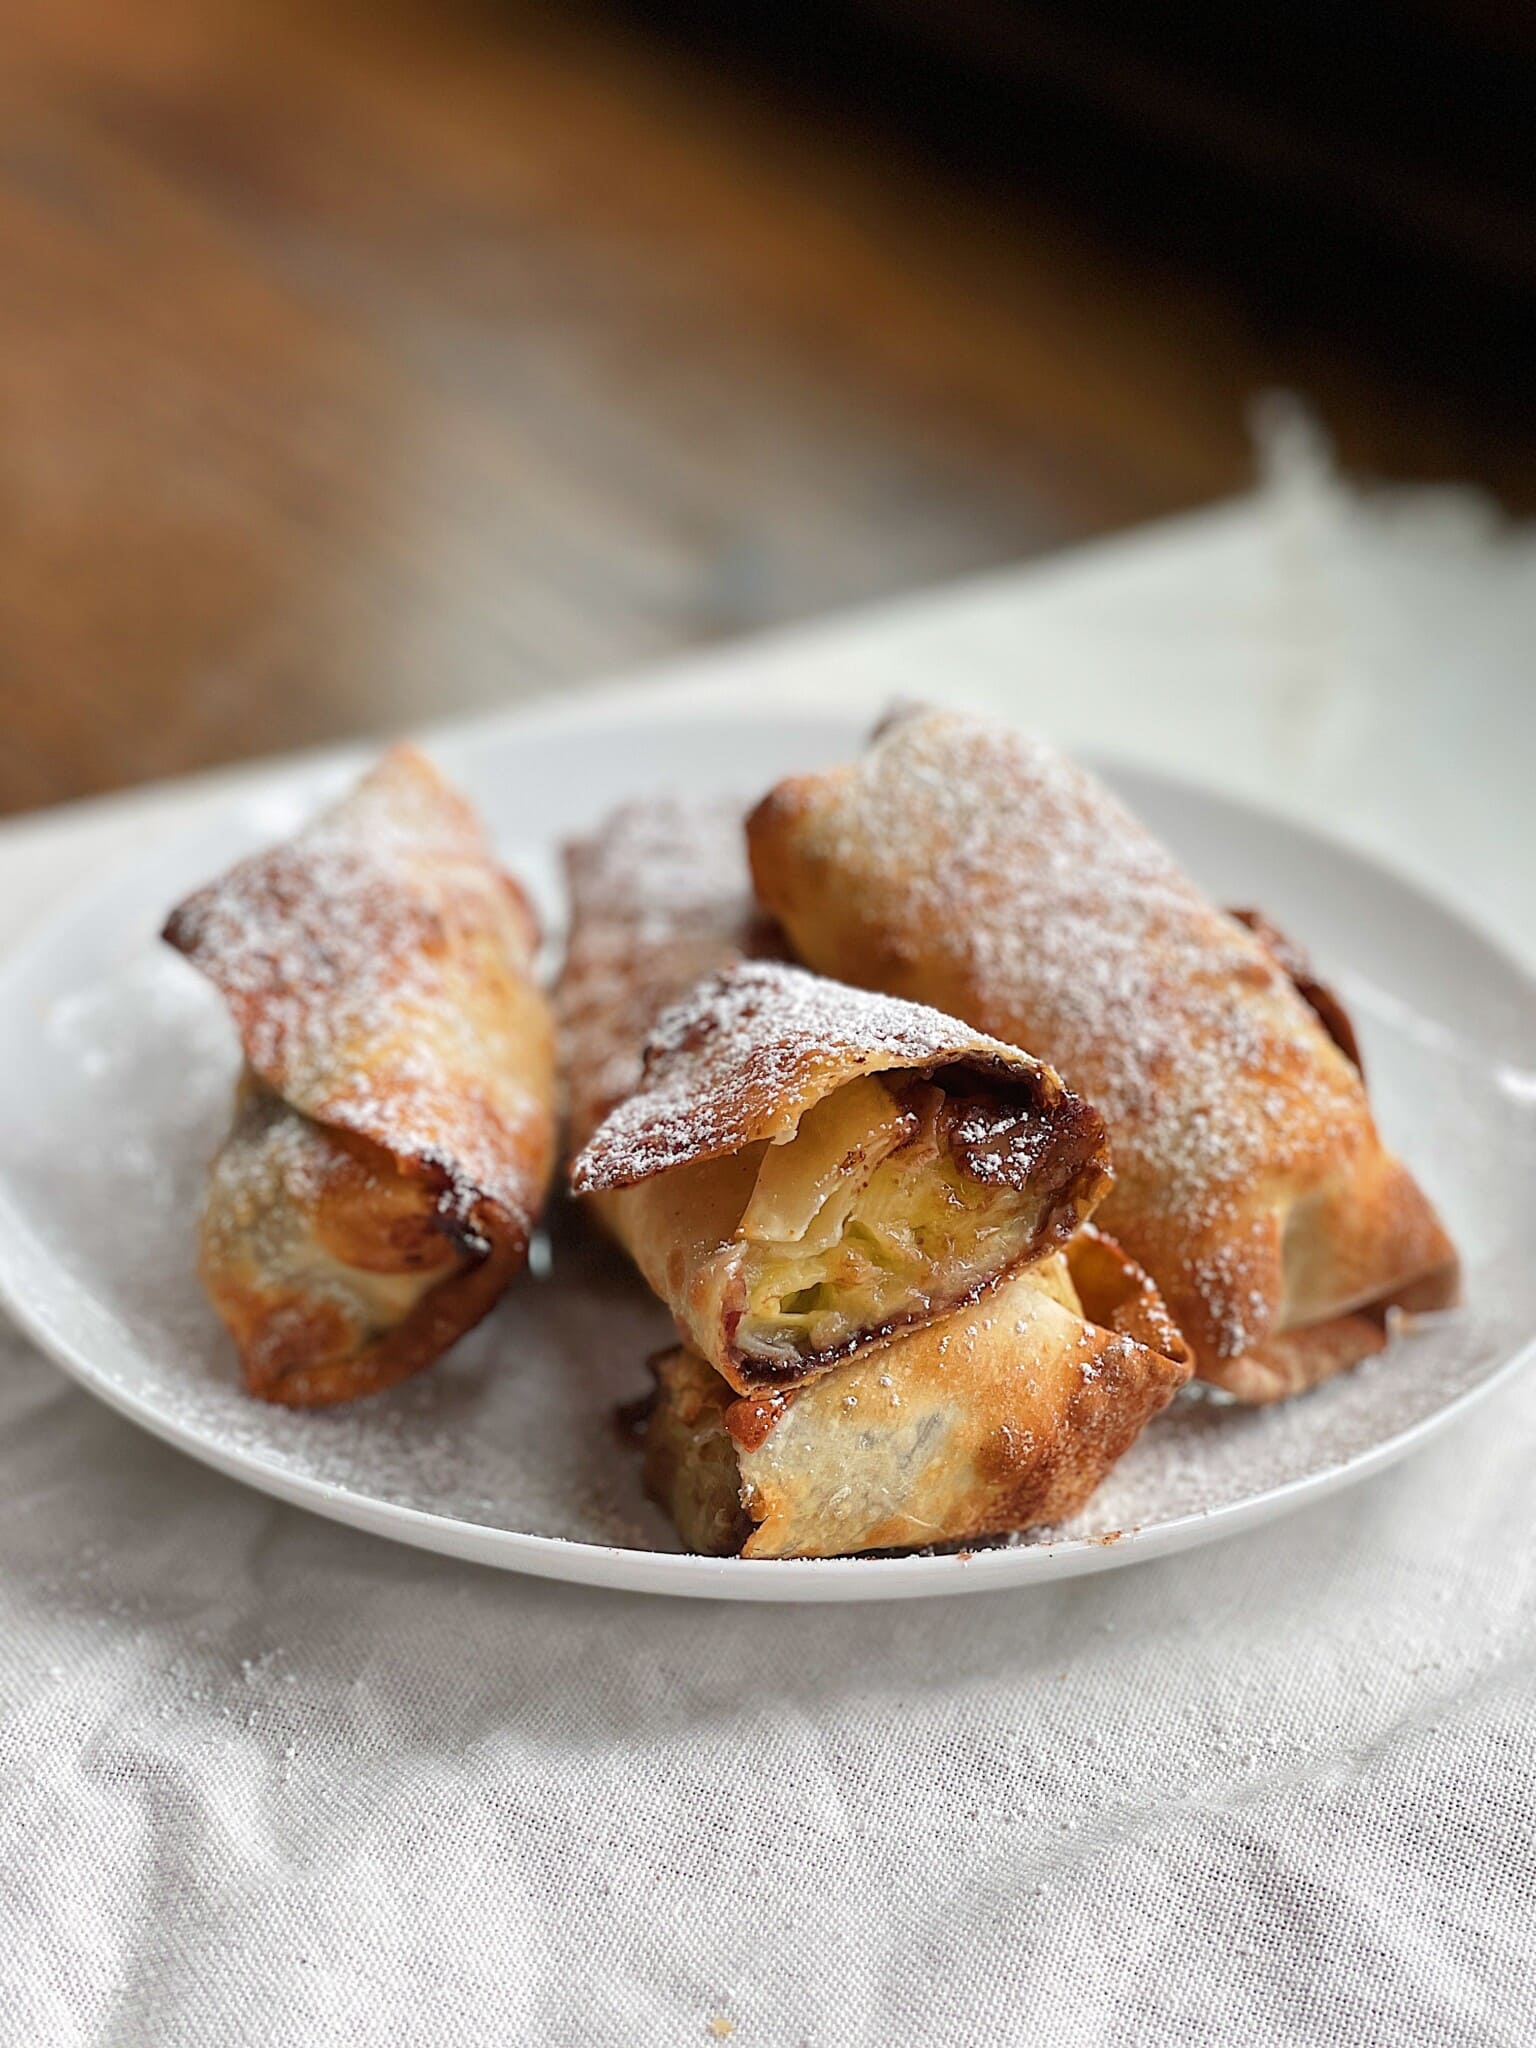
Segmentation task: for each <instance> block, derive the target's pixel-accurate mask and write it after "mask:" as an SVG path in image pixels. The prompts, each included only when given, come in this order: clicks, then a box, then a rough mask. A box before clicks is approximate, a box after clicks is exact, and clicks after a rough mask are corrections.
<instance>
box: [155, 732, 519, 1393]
mask: <svg viewBox="0 0 1536 2048" xmlns="http://www.w3.org/2000/svg"><path fill="white" fill-rule="evenodd" d="M165 937H166V938H167V940H168V941H169V942H170V944H171V945H173V946H175V947H176V948H177V949H178V950H179V951H180V952H182V953H184V954H185V955H186V956H187V958H188V959H189V960H191V961H192V963H193V964H194V965H195V966H196V967H198V968H199V969H201V971H202V972H203V973H204V974H205V975H206V976H207V977H208V979H209V980H210V981H211V982H212V983H213V984H214V986H215V987H216V988H217V989H218V990H219V992H220V994H221V995H222V996H223V998H224V1000H225V1002H226V1003H227V1005H228V1007H229V1010H230V1013H231V1016H232V1017H233V1019H234V1023H235V1027H236V1029H237V1031H238V1033H239V1037H240V1043H241V1047H242V1050H243V1052H244V1055H245V1071H244V1073H243V1075H242V1078H241V1081H240V1083H239V1088H238V1091H237V1097H236V1114H235V1122H234V1127H233V1129H232V1131H231V1133H230V1136H229V1138H228V1140H227V1141H226V1143H225V1145H224V1147H223V1149H222V1151H221V1152H220V1154H219V1156H218V1158H217V1159H216V1161H215V1163H214V1167H213V1172H212V1177H211V1182H210V1188H209V1195H208V1201H207V1205H206V1208H205V1211H204V1215H203V1223H202V1240H201V1271H202V1276H203V1282H204V1285H205V1287H206V1288H207V1291H208V1294H209V1296H210V1298H211V1299H212V1301H213V1304H214V1307H215V1308H216V1309H217V1310H218V1312H219V1314H220V1316H221V1317H222V1318H223V1320H224V1322H225V1324H226V1325H227V1327H228V1329H229V1331H230V1334H231V1335H232V1336H233V1338H234V1340H235V1343H236V1345H237V1347H238V1349H239V1352H240V1357H241V1361H242V1364H243V1366H244V1370H245V1377H246V1383H247V1385H248V1386H249V1388H250V1390H251V1392H252V1393H253V1394H258V1395H260V1396H262V1397H263V1398H264V1399H266V1400H270V1401H280V1402H284V1403H286V1404H288V1405H290V1406H294V1407H311V1406H319V1405H322V1404H325V1403H329V1402H334V1401H344V1400H350V1399H351V1398H352V1397H353V1396H354V1395H358V1394H368V1393H374V1392H376V1391H378V1390H379V1389H380V1388H383V1387H387V1386H391V1385H393V1384H394V1383H395V1382H396V1381H397V1380H401V1379H404V1378H406V1377H407V1376H408V1375H409V1374H411V1373H414V1372H418V1371H419V1370H420V1369H421V1368H422V1367H423V1366H426V1365H429V1364H431V1362H432V1361H433V1360H434V1359H435V1358H437V1357H438V1356H440V1354H441V1353H442V1352H443V1351H445V1350H446V1349H447V1347H448V1346H449V1345H450V1344H452V1343H453V1342H454V1341H455V1339H457V1338H458V1337H460V1336H462V1335H463V1333H464V1332H465V1331H466V1330H468V1329H469V1328H471V1327H472V1325H473V1324H475V1323H476V1322H478V1321H479V1320H480V1318H481V1317H482V1316H483V1315H484V1314H485V1313H486V1311H487V1310H488V1309H489V1308H490V1307H491V1306H492V1305H493V1303H494V1302H495V1301H496V1300H497V1298H498V1296H499V1295H500V1294H501V1293H502V1291H503V1289H504V1288H505V1287H506V1285H507V1283H508V1281H509V1280H510V1279H511V1278H512V1276H513V1274H514V1273H516V1272H517V1271H518V1269H519V1268H520V1267H521V1265H522V1264H523V1261H524V1259H525V1257H526V1255H527V1247H528V1238H529V1233H530V1231H531V1230H532V1227H533V1224H534V1221H535V1219H536V1217H537V1214H538V1210H539V1207H540V1204H541V1202H542V1201H543V1198H544V1195H545V1192H546V1189H547V1186H548V1182H549V1177H550V1172H551V1169H552V1165H553V1159H554V1144H555V1107H554V1092H555V1089H554V1043H553V1027H552V1023H551V1019H550V1015H549V1009H548V1005H547V1003H546V1001H545V998H544V995H543V993H542V991H541V989H540V987H539V985H538V982H537V980H536V978H535V974H534V956H535V953H536V950H537V943H538V935H537V929H536V926H535V922H534V919H533V915H532V912H531V910H530V908H529V905H528V903H527V900H526V898H525V897H524V896H523V894H522V892H521V890H520V889H519V888H518V887H517V885H516V884H515V883H514V882H513V881H512V880H511V879H510V878H509V877H508V876H506V875H504V874H503V873H502V872H501V870H500V869H499V868H498V867H497V866H496V864H495V861H494V859H493V857H492V855H491V852H490V848H489V846H488V845H487V843H486V840H485V838H484V836H483V834H482V832H481V830H480V827H479V825H478V823H477V822H476V820H475V817H474V815H473V813H472V812H471V811H470V809H469V807H468V805H467V804H466V803H464V801H463V800H462V799H461V798H460V797H458V796H457V795H455V794H454V792H453V791H452V790H451V789H449V788H448V786H447V785H446V784H445V783H444V782H443V781H442V779H441V778H440V777H439V775H438V774H437V772H436V770H435V769H434V768H433V767H432V766H431V765H430V764H429V763H428V762H427V761H426V760H424V759H423V758H422V756H421V755H420V754H418V753H416V752H415V751H414V750H413V749H411V748H409V747H395V748H393V749H392V750H391V751H390V752H389V753H388V754H386V755H385V757H384V759H383V760H382V761H381V762H380V763H379V765H378V766H377V767H376V768H375V769H374V770H373V772H372V773H371V774H370V775H368V776H367V777H365V778H364V780H363V781H362V782H361V783H360V784H359V785H358V787H357V788H356V789H355V790H354V791H353V792H352V793H351V794H350V795H349V796H347V797H345V798H344V799H343V800H342V801H341V802H340V803H338V804H336V805H335V806H334V807H333V808H332V809H330V810H329V811H327V812H325V813H324V814H323V815H322V816H321V817H319V818H317V819H316V820H315V821H314V822H313V823H312V824H310V825H309V826H308V827H307V828H306V829H305V830H303V831H301V832H300V833H298V834H297V835H296V836H295V837H294V838H292V839H290V840H288V841H286V842H285V843H284V844H282V845H280V846H277V847H274V848H273V849H272V850H271V851H269V852H267V853H262V854H258V855H256V856H255V857H253V858H252V859H249V860H245V861H242V862H241V863H240V864H239V865H238V866H237V867H235V868H233V869H232V870H231V871H230V873H229V874H227V875H226V876H224V878H223V879H222V880H221V881H218V882H215V883H213V884H212V885H211V886H210V887H208V888H205V889H202V890H199V891H198V893H197V894H196V895H194V896H191V897H189V898H188V899H187V901H186V902H185V903H183V904H182V905H181V906H180V908H179V909H177V910H176V911H175V912H173V914H172V916H171V918H170V920H169V922H168V923H167V925H166V928H165Z"/></svg>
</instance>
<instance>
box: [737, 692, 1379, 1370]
mask: <svg viewBox="0 0 1536 2048" xmlns="http://www.w3.org/2000/svg"><path fill="white" fill-rule="evenodd" d="M816 787H817V786H816V785H812V788H813V789H816ZM803 830H804V840H803V844H804V845H805V846H806V847H807V848H808V850H809V854H810V861H811V865H812V869H813V871H814V873H815V874H816V875H817V876H818V877H820V878H821V879H822V880H823V881H824V882H825V885H826V886H828V887H833V886H836V887H838V888H840V889H842V890H843V891H845V892H846V893H847V895H848V897H849V898H850V899H852V900H856V901H858V902H859V904H860V905H861V908H862V909H863V910H865V911H868V910H869V906H871V905H874V906H877V907H876V909H875V910H874V911H873V912H872V913H871V914H872V915H873V916H874V917H875V919H876V920H877V922H878V927H879V940H880V945H881V948H882V959H887V958H888V960H889V963H890V967H889V978H888V985H891V986H895V987H900V986H901V983H902V978H903V973H904V971H905V969H904V965H903V942H904V941H906V943H907V957H910V943H911V935H912V934H917V935H918V943H919V945H920V947H921V949H922V954H923V958H924V962H925V975H924V983H923V986H924V993H927V994H930V995H932V997H933V998H934V1000H936V1001H939V1002H943V1003H946V1004H953V1006H954V1008H955V1009H956V1010H957V1012H958V1013H959V1014H960V1015H963V1016H965V1017H967V1018H968V1019H970V1020H971V1021H972V1022H974V1023H976V1024H977V1025H979V1026H981V1027H982V1028H984V1029H986V1030H989V1031H992V1032H994V1033H996V1034H997V1035H998V1036H999V1037H1003V1038H1006V1039H1009V1040H1012V1041H1014V1042H1016V1043H1018V1044H1020V1045H1023V1046H1025V1047H1027V1048H1028V1049H1029V1050H1031V1051H1033V1052H1036V1053H1038V1054H1039V1055H1041V1056H1042V1057H1044V1058H1048V1059H1050V1060H1052V1061H1053V1062H1054V1063H1055V1064H1056V1065H1057V1066H1059V1067H1060V1069H1061V1071H1062V1074H1063V1076H1064V1078H1065V1079H1066V1081H1067V1083H1068V1085H1069V1086H1070V1087H1073V1088H1075V1089H1077V1090H1078V1091H1080V1092H1081V1093H1082V1094H1083V1095H1084V1096H1085V1097H1086V1098H1087V1100H1088V1101H1090V1102H1092V1103H1093V1104H1094V1105H1095V1107H1097V1108H1098V1109H1100V1110H1101V1111H1102V1112H1103V1114H1104V1116H1105V1118H1106V1120H1107V1122H1108V1123H1109V1126H1110V1131H1111V1137H1112V1144H1113V1148H1114V1160H1115V1169H1116V1176H1117V1182H1118V1184H1119V1185H1118V1187H1117V1190H1116V1192H1115V1193H1114V1194H1112V1195H1111V1196H1110V1198H1109V1200H1108V1201H1107V1202H1106V1204H1105V1207H1104V1210H1103V1220H1104V1222H1105V1223H1106V1225H1107V1227H1109V1228H1110V1229H1111V1230H1113V1229H1115V1228H1116V1218H1117V1217H1118V1216H1124V1215H1127V1214H1129V1213H1131V1212H1134V1211H1137V1210H1145V1209H1147V1208H1149V1207H1152V1208H1159V1209H1161V1210H1162V1211H1164V1212H1165V1213H1170V1214H1176V1215H1177V1216H1178V1217H1179V1219H1180V1224H1181V1230H1182V1231H1183V1233H1184V1235H1185V1236H1186V1238H1187V1239H1188V1240H1189V1241H1190V1242H1194V1243H1198V1242H1199V1241H1200V1240H1201V1239H1202V1238H1205V1239H1206V1240H1207V1241H1209V1240H1210V1239H1212V1238H1214V1237H1217V1236H1219V1235H1220V1234H1221V1232H1222V1231H1223V1230H1224V1229H1226V1228H1227V1226H1228V1225H1230V1224H1231V1223H1232V1222H1233V1221H1234V1220H1240V1219H1241V1218H1242V1216H1243V1214H1244V1211H1245V1206H1246V1202H1247V1198H1248V1196H1249V1195H1250V1193H1251V1190H1252V1186H1253V1183H1254V1181H1255V1180H1256V1179H1259V1178H1261V1177H1265V1176H1272V1177H1273V1178H1274V1179H1275V1180H1276V1181H1277V1182H1279V1181H1283V1180H1284V1179H1286V1178H1287V1177H1290V1176H1304V1175H1305V1173H1306V1172H1307V1170H1308V1169H1309V1167H1312V1166H1314V1165H1316V1166H1321V1164H1322V1163H1323V1161H1324V1158H1325V1154H1326V1152H1327V1151H1331V1150H1332V1149H1333V1148H1335V1147H1337V1146H1338V1145H1339V1144H1340V1143H1343V1144H1344V1145H1345V1146H1346V1147H1347V1145H1348V1144H1349V1143H1350V1142H1351V1139H1350V1134H1351V1133H1352V1132H1359V1131H1360V1130H1362V1129H1368V1128H1369V1123H1368V1111H1367V1109H1366V1105H1365V1098H1364V1091H1363V1088H1362V1086H1361V1084H1360V1081H1359V1077H1358V1075H1357V1074H1356V1073H1355V1071H1354V1069H1353V1068H1352V1067H1350V1066H1349V1064H1348V1063H1347V1062H1346V1061H1345V1060H1344V1059H1343V1058H1342V1057H1340V1056H1339V1055H1338V1053H1337V1052H1336V1051H1335V1049H1334V1048H1333V1046H1332V1045H1331V1043H1330V1042H1329V1040H1328V1039H1327V1037H1326V1034H1325V1033H1324V1032H1323V1031H1322V1029H1321V1027H1320V1026H1319V1024H1318V1022H1317V1020H1316V1018H1315V1017H1314V1016H1313V1014H1312V1012H1311V1011H1310V1010H1309V1009H1308V1008H1307V1006H1306V1004H1305V1003H1303V1002H1302V1000H1301V999H1300V997H1299V996H1297V994H1296V993H1295V991H1294V989H1293V987H1292V986H1291V984H1290V982H1289V980H1288V978H1287V977H1286V976H1285V975H1284V974H1283V973H1282V972H1281V970H1280V969H1279V967H1278V966H1277V965H1276V963H1275V961H1274V959H1273V958H1272V957H1271V955H1270V954H1269V953H1268V952H1267V951H1266V950H1265V948H1264V947H1263V945H1262V944H1261V943H1260V942H1259V941H1258V940H1257V939H1256V938H1254V937H1253V936H1252V935H1250V934H1249V933H1248V932H1247V931H1245V930H1244V929H1243V928H1242V927H1241V926H1240V925H1238V924H1237V923H1236V922H1235V921H1234V920H1233V919H1231V918H1228V917H1225V916H1223V915H1222V914H1221V913H1220V912H1218V911H1216V910H1214V909H1213V908H1212V907H1211V906H1210V905H1209V904H1208V903H1207V901H1206V900H1205V898H1204V896H1203V895H1202V894H1201V892H1200V890H1199V889H1198V888H1196V886H1195V885H1194V883H1193V882H1192V881H1191V880H1190V879H1189V878H1188V876H1187V875H1185V873H1184V872H1183V870H1182V869H1181V868H1180V867H1179V865H1178V863H1177V862H1176V861H1175V860H1174V859H1173V857H1172V855H1171V854H1169V853H1168V852H1167V851H1166V850H1165V849H1164V848H1163V847H1162V846H1161V845H1160V844H1159V843H1158V841H1157V840H1156V839H1154V838H1153V837H1152V835H1151V834H1150V833H1149V832H1147V831H1146V830H1145V829H1144V828H1143V827H1142V826H1141V825H1140V824H1139V823H1138V822H1137V821H1136V820H1135V819H1134V818H1132V817H1131V815H1130V814H1129V813H1128V812H1127V811H1126V810H1125V809H1124V808H1123V807H1122V806H1121V805H1120V804H1119V802H1118V801H1117V800H1116V799H1115V798H1114V797H1113V796H1111V794H1110V793H1109V792H1108V791H1107V790H1106V789H1105V788H1104V787H1103V786H1102V785H1101V784H1100V783H1098V782H1097V781H1096V780H1095V779H1094V778H1093V777H1092V776H1091V775H1089V774H1088V773H1087V772H1086V771H1085V770H1083V769H1081V768H1078V767H1077V766H1075V765H1074V764H1073V763H1072V762H1070V761H1068V760H1066V759H1065V758H1063V757H1062V756H1061V755H1060V754H1058V753H1057V752H1055V750H1054V749H1052V748H1051V747H1049V746H1047V745H1045V744H1044V743H1043V742H1041V741H1039V740H1036V739H1033V738H1030V737H1028V736H1026V735H1023V734H1020V733H1017V732H1014V731H1012V730H1010V729H1008V728H1006V727H1003V726H999V725H993V724H990V723H986V722H983V721H981V720H977V719H971V718H966V717H961V716H956V715H950V714H938V715H927V716H922V717H917V718H912V719H908V720H904V721H903V722H901V723H900V724H899V725H897V726H896V727H895V728H894V729H893V730H892V731H891V732H890V733H889V734H888V735H887V736H886V737H885V738H884V739H883V740H882V741H881V742H880V743H879V744H878V745H876V746H875V747H874V748H873V749H871V751H870V752H869V754H868V755H867V756H866V757H865V758H864V759H863V760H862V761H861V762H860V763H859V764H858V765H857V766H856V767H855V768H853V769H852V770H851V771H849V772H848V774H847V775H846V777H844V778H837V779H833V780H832V781H831V782H829V783H828V784H826V785H822V786H821V789H820V791H819V793H818V794H817V795H815V796H813V798H812V802H811V809H810V812H809V815H808V817H807V819H806V821H805V825H804V828H803ZM833 877H835V878H836V880H835V882H834V881H833V880H832V878H833ZM765 893H766V895H767V897H768V900H769V901H770V903H771V902H772V900H773V894H774V891H773V887H772V875H771V872H770V873H769V874H768V875H767V876H766V891H765ZM822 964H826V965H829V966H830V965H832V964H833V962H832V961H831V960H830V959H829V960H828V961H826V962H824V963H822ZM1205 1256H1206V1257H1207V1266H1208V1270H1203V1271H1201V1272H1194V1271H1191V1272H1190V1273H1189V1274H1188V1278H1189V1280H1190V1282H1191V1284H1192V1286H1193V1287H1194V1288H1195V1289H1197V1290H1199V1289H1201V1288H1203V1289H1204V1290H1205V1291H1206V1297H1207V1305H1208V1310H1209V1321H1210V1323H1211V1325H1212V1326H1213V1328H1214V1331H1215V1333H1216V1334H1217V1336H1218V1337H1219V1347H1218V1348H1219V1349H1220V1351H1222V1352H1224V1353H1226V1354H1228V1355H1232V1354H1236V1353H1238V1352H1241V1351H1243V1350H1245V1349H1246V1348H1247V1347H1248V1346H1249V1345H1250V1344H1252V1343H1253V1342H1255V1341H1256V1340H1257V1339H1258V1338H1259V1337H1261V1336H1262V1335H1264V1334H1265V1332H1266V1329H1267V1327H1268V1325H1269V1322H1270V1319H1271V1318H1272V1316H1273V1314H1274V1311H1275V1309H1276V1306H1277V1303H1276V1302H1275V1301H1274V1300H1273V1299H1271V1297H1270V1295H1269V1293H1268V1292H1266V1291H1264V1290H1262V1289H1261V1288H1259V1287H1257V1286H1256V1285H1255V1283H1254V1281H1253V1279H1252V1278H1251V1277H1250V1276H1249V1275H1247V1274H1246V1273H1244V1272H1241V1271H1239V1270H1238V1265H1239V1262H1238V1261H1236V1260H1235V1258H1230V1254H1228V1255H1227V1256H1229V1261H1230V1265H1229V1270H1228V1271H1226V1272H1218V1271H1216V1270H1215V1267H1214V1265H1211V1264H1210V1261H1212V1260H1216V1261H1219V1260H1221V1259H1222V1257H1223V1256H1224V1254H1223V1253H1222V1252H1220V1251H1216V1252H1211V1253H1209V1254H1207V1255H1205Z"/></svg>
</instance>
